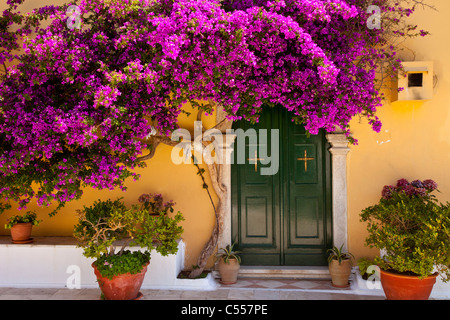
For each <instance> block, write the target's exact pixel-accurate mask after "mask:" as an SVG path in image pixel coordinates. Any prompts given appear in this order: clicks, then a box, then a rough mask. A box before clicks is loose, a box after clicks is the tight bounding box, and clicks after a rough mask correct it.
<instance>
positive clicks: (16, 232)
mask: <svg viewBox="0 0 450 320" xmlns="http://www.w3.org/2000/svg"><path fill="white" fill-rule="evenodd" d="M41 222H42V220H38V219H37V215H36V212H34V211H28V212H27V213H25V214H24V215H14V216H12V217H10V218H9V219H8V220H7V221H6V224H5V229H10V230H11V239H12V242H13V243H17V244H23V243H31V242H33V241H34V240H33V238H31V232H32V230H33V226H38V225H39V224H40V223H41Z"/></svg>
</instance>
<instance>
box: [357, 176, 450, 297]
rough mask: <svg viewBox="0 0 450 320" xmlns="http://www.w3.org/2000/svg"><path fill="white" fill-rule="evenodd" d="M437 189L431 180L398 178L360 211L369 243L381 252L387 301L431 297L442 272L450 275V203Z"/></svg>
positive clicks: (449, 277)
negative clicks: (439, 197)
mask: <svg viewBox="0 0 450 320" xmlns="http://www.w3.org/2000/svg"><path fill="white" fill-rule="evenodd" d="M435 190H437V184H436V183H435V182H434V181H433V180H424V181H420V180H414V181H412V182H408V181H407V180H406V179H400V180H398V181H397V184H396V185H395V186H394V185H387V186H384V188H383V190H382V197H381V199H380V201H379V203H378V204H376V205H374V206H370V207H368V208H366V209H364V210H363V211H362V212H361V220H362V221H363V222H367V230H368V233H369V235H368V237H367V239H366V244H367V245H368V246H370V247H375V248H378V249H380V252H382V253H383V255H382V256H379V257H375V259H374V262H375V263H376V264H377V265H378V266H379V267H380V280H381V285H382V287H383V290H384V292H385V294H386V298H387V299H389V300H427V299H428V298H429V296H430V294H431V291H432V289H433V286H434V284H435V282H436V277H437V276H438V275H439V274H440V275H441V276H442V279H443V281H444V282H447V281H449V280H450V268H449V266H450V252H449V248H450V205H449V203H446V204H442V203H439V202H438V200H437V199H436V197H435V195H434V194H433V192H434V191H435Z"/></svg>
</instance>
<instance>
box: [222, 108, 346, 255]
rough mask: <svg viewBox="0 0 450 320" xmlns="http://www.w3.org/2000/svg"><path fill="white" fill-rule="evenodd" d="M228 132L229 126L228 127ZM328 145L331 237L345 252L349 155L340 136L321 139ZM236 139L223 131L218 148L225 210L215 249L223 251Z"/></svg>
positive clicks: (226, 240)
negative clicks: (222, 160)
mask: <svg viewBox="0 0 450 320" xmlns="http://www.w3.org/2000/svg"><path fill="white" fill-rule="evenodd" d="M224 119H225V113H224V112H222V111H220V108H219V110H218V112H217V114H216V122H217V123H219V122H221V121H224ZM228 128H231V122H230V124H229V125H228ZM325 137H326V139H327V141H328V142H329V144H330V146H331V147H330V148H329V151H330V153H331V193H332V203H331V205H332V229H333V231H332V236H333V246H338V247H340V246H341V245H342V246H343V249H344V250H348V231H347V230H348V229H347V212H348V205H347V155H348V152H349V151H350V148H349V141H348V139H347V137H346V135H345V134H344V133H342V132H339V131H336V132H335V133H331V134H326V135H325ZM235 138H236V135H235V134H234V133H233V131H232V130H229V129H227V133H226V134H225V135H224V139H223V142H222V143H221V144H220V148H221V149H222V150H221V151H222V155H223V157H224V158H225V159H226V160H225V161H224V162H223V164H222V166H223V168H222V179H221V180H222V181H221V182H222V184H223V186H225V187H226V190H227V191H226V193H227V195H226V204H225V207H226V210H225V212H224V216H223V217H222V219H221V220H222V225H221V226H220V227H221V228H220V234H219V239H218V247H219V248H224V247H226V246H227V245H228V244H231V243H232V234H231V224H232V223H231V208H232V203H231V163H232V162H231V155H232V152H233V150H234V146H233V144H234V141H235Z"/></svg>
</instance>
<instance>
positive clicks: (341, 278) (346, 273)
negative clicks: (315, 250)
mask: <svg viewBox="0 0 450 320" xmlns="http://www.w3.org/2000/svg"><path fill="white" fill-rule="evenodd" d="M328 269H329V271H330V275H331V282H332V284H333V286H334V287H337V288H347V287H348V286H349V282H348V278H349V277H350V274H351V272H352V261H351V260H342V261H341V263H340V264H339V261H337V260H331V262H330V264H329V265H328Z"/></svg>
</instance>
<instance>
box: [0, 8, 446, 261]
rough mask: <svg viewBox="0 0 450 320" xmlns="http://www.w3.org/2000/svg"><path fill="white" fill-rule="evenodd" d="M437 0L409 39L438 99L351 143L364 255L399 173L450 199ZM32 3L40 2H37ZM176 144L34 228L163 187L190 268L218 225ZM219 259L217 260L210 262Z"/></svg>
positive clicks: (358, 130) (362, 128) (400, 110)
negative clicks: (372, 210)
mask: <svg viewBox="0 0 450 320" xmlns="http://www.w3.org/2000/svg"><path fill="white" fill-rule="evenodd" d="M31 2H32V1H31ZM38 2H39V1H35V2H34V3H36V6H38V5H40V3H38ZM429 2H430V3H431V4H435V5H436V7H437V8H438V10H439V12H435V11H432V10H425V11H422V10H421V9H419V10H418V11H417V13H416V14H415V15H414V17H413V19H412V20H413V21H415V22H416V23H417V24H419V26H420V28H423V29H426V30H428V31H430V32H431V33H432V35H431V36H428V37H426V38H420V39H415V40H412V41H408V42H407V43H406V45H407V46H408V47H409V48H411V49H412V50H414V51H415V54H416V57H415V58H416V60H432V61H434V71H435V74H436V75H437V80H438V81H437V84H436V86H435V88H434V97H433V99H432V100H431V101H427V102H396V103H387V104H385V105H384V106H383V107H381V108H380V109H379V112H378V115H379V117H380V118H381V121H382V123H383V128H382V131H381V133H379V134H377V133H375V132H373V131H372V130H371V128H370V126H369V125H368V124H367V123H366V121H365V120H362V121H360V120H359V118H358V119H355V120H354V121H353V122H352V132H353V134H354V136H355V137H356V138H357V139H358V140H359V144H358V145H357V146H351V151H350V153H349V155H348V161H347V167H348V171H347V177H348V231H349V235H348V240H349V249H350V251H351V252H352V253H353V254H354V255H355V256H356V257H357V258H359V257H362V256H373V255H374V254H376V251H375V250H369V249H368V248H367V247H366V246H365V245H364V239H365V237H366V231H365V226H364V225H363V224H362V223H361V222H360V221H359V213H360V211H361V210H362V209H363V208H365V207H367V206H369V205H372V204H374V203H376V202H377V201H378V200H379V198H380V193H381V188H382V187H383V186H384V185H385V184H392V183H395V181H396V180H397V179H399V178H407V179H427V178H431V179H434V180H436V181H437V182H438V184H439V189H440V191H441V194H440V195H439V198H440V200H441V201H447V200H449V201H450V169H449V165H450V161H449V156H450V113H449V110H450V83H449V82H450V77H449V74H450V54H449V52H450V36H449V30H450V19H448V14H450V2H449V1H444V0H440V1H439V0H430V1H429ZM52 3H62V1H52ZM46 4H50V2H46ZM28 6H29V7H32V6H31V5H30V4H28ZM4 7H5V4H4V3H2V4H0V10H4ZM24 11H25V10H24ZM411 57H412V56H411V55H408V56H406V57H405V58H406V60H411ZM194 120H195V114H194V115H192V116H191V117H190V118H186V117H185V116H184V115H182V116H181V117H180V126H181V127H186V128H190V129H192V128H193V121H194ZM203 122H204V124H206V126H207V127H211V126H212V125H213V124H214V116H210V117H204V118H203ZM171 150H172V148H171V147H168V146H164V145H161V146H160V147H158V150H157V152H156V155H155V157H154V158H153V159H151V160H150V161H148V166H147V168H145V169H139V170H138V171H137V172H138V173H140V174H141V175H142V177H141V179H140V180H139V181H137V182H133V181H132V180H130V181H129V182H128V183H127V186H128V191H127V192H121V191H106V190H105V191H98V190H86V192H85V194H84V196H83V198H82V199H81V200H79V201H76V202H73V203H69V204H67V206H66V208H64V209H63V210H62V211H61V212H60V213H59V214H58V215H57V216H55V217H53V218H49V217H48V216H47V213H48V212H49V209H40V210H39V218H40V219H43V220H44V221H43V223H42V224H41V225H40V226H38V227H36V228H35V229H34V232H33V234H34V235H36V236H38V235H71V234H72V230H73V225H74V224H75V223H76V214H75V210H76V209H80V208H82V206H83V205H91V204H92V203H93V201H95V200H97V199H107V198H113V199H114V198H116V197H120V196H123V197H124V200H125V201H126V202H127V203H129V204H131V203H136V202H137V198H138V197H139V195H141V194H142V193H144V192H145V193H148V192H159V193H162V194H163V196H164V197H165V199H167V200H169V199H172V200H174V201H175V202H176V207H175V209H176V210H179V211H181V212H182V213H183V214H184V216H185V218H186V220H185V221H184V222H183V227H184V228H185V232H184V235H183V238H184V240H185V242H186V244H187V247H186V261H185V266H186V267H187V268H190V267H191V266H192V265H195V264H196V262H197V257H198V255H199V253H200V252H201V250H202V248H203V246H204V244H205V243H206V241H207V240H208V238H209V236H210V234H211V230H212V228H213V224H214V219H213V217H214V216H213V215H214V214H213V209H212V206H211V203H210V202H209V198H208V195H207V193H206V191H205V190H204V189H202V184H201V180H200V177H199V176H198V175H197V170H196V168H195V167H194V166H193V165H187V164H182V165H174V164H173V163H172V162H171V161H170V154H171ZM208 182H209V181H208ZM209 185H210V186H211V184H210V183H209ZM211 189H212V188H211ZM211 191H212V190H211ZM212 193H214V192H213V191H212ZM213 195H214V194H213ZM215 200H216V198H215ZM30 208H31V209H33V207H30ZM15 213H16V211H15V210H10V211H9V212H5V213H4V214H3V215H1V216H0V234H9V232H8V231H7V230H4V229H3V225H4V223H5V220H6V219H7V218H8V217H9V216H10V215H12V214H15ZM211 263H212V260H210V263H209V266H211Z"/></svg>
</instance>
